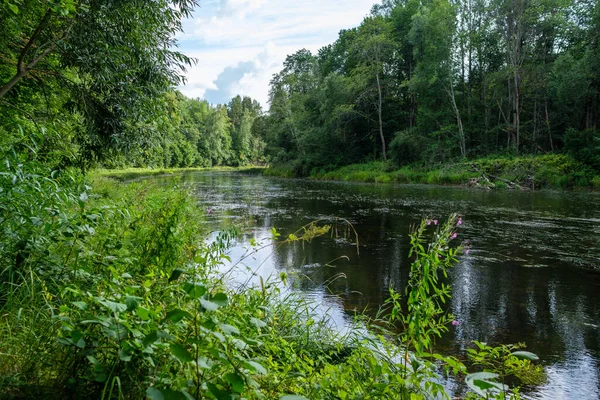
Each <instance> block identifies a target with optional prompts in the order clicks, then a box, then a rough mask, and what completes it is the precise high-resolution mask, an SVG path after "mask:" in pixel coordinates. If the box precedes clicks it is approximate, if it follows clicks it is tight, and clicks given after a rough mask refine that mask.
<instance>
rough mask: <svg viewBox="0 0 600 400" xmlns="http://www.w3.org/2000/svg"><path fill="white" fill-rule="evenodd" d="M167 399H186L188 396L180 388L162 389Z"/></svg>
mask: <svg viewBox="0 0 600 400" xmlns="http://www.w3.org/2000/svg"><path fill="white" fill-rule="evenodd" d="M162 393H163V395H164V396H165V400H185V399H186V396H185V395H184V394H183V393H181V392H180V391H178V390H171V389H165V390H163V391H162Z"/></svg>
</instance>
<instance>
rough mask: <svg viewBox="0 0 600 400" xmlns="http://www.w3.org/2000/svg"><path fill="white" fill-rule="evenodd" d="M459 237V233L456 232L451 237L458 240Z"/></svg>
mask: <svg viewBox="0 0 600 400" xmlns="http://www.w3.org/2000/svg"><path fill="white" fill-rule="evenodd" d="M457 236H458V233H456V232H454V233H453V234H452V237H451V238H450V239H456V237H457Z"/></svg>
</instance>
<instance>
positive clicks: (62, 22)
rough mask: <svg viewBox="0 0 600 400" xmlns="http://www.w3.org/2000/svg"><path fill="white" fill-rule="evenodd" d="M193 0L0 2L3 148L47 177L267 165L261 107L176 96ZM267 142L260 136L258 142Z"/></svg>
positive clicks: (184, 63)
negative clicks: (181, 35)
mask: <svg viewBox="0 0 600 400" xmlns="http://www.w3.org/2000/svg"><path fill="white" fill-rule="evenodd" d="M196 5H197V1H196V0H173V1H163V2H139V1H133V0H131V1H129V0H128V1H119V2H95V1H78V0H77V1H76V0H61V1H46V0H43V1H16V0H15V1H13V0H7V1H4V3H3V5H2V6H0V21H1V22H2V23H0V48H1V52H0V54H1V55H0V60H1V62H0V149H1V150H3V151H6V150H8V149H11V148H16V151H20V150H23V151H25V152H27V146H30V145H31V143H30V139H31V138H35V141H36V144H35V146H36V149H37V151H36V157H37V158H38V159H39V161H42V162H44V163H45V164H46V165H48V166H49V167H51V168H53V169H64V168H66V167H71V166H75V167H78V168H81V169H89V168H90V167H95V166H104V167H126V166H137V167H188V166H212V165H243V164H248V163H262V162H264V156H263V153H264V151H263V149H264V147H265V145H264V132H263V131H260V130H258V131H257V130H252V125H253V122H254V120H255V119H256V118H257V117H258V116H259V115H261V114H262V110H261V107H260V104H259V103H258V102H256V101H254V100H252V99H250V98H248V97H243V98H242V97H240V96H238V97H236V98H234V99H232V100H231V102H230V103H229V104H227V105H217V106H211V105H209V104H208V103H207V102H206V101H201V100H193V99H187V98H185V97H184V96H183V95H182V94H181V93H179V92H177V91H176V90H175V87H176V86H177V85H179V84H181V83H182V82H183V74H184V72H185V69H186V67H188V66H190V65H192V64H193V63H194V62H196V61H195V60H193V59H190V58H188V57H187V56H185V55H184V54H182V53H181V52H178V51H177V50H176V42H175V41H174V35H175V34H176V33H177V32H178V31H180V30H181V19H182V18H184V17H188V16H190V15H191V12H192V10H193V8H194V7H195V6H196ZM260 135H262V136H260Z"/></svg>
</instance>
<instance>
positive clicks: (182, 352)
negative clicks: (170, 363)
mask: <svg viewBox="0 0 600 400" xmlns="http://www.w3.org/2000/svg"><path fill="white" fill-rule="evenodd" d="M169 348H170V349H171V354H173V355H174V356H175V357H177V359H178V360H179V361H181V362H183V363H186V362H191V361H193V360H194V358H193V357H192V355H191V354H190V352H189V351H187V349H186V348H185V347H183V346H182V345H180V344H179V343H171V345H170V346H169Z"/></svg>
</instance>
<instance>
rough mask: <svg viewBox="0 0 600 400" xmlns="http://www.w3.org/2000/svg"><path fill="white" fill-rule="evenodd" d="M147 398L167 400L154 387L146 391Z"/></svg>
mask: <svg viewBox="0 0 600 400" xmlns="http://www.w3.org/2000/svg"><path fill="white" fill-rule="evenodd" d="M146 397H148V398H149V399H150V400H165V396H164V395H163V393H162V392H161V391H160V390H158V389H155V388H153V387H149V388H148V389H146Z"/></svg>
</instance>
